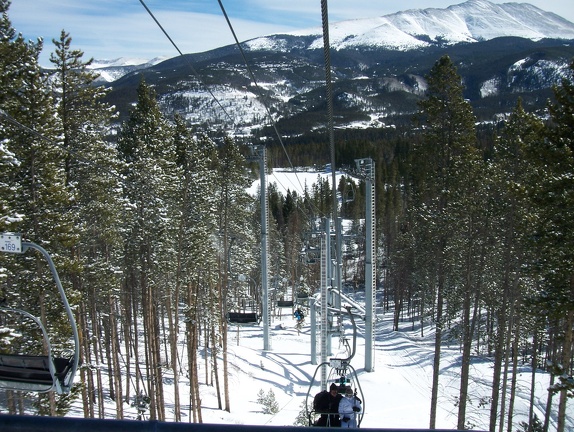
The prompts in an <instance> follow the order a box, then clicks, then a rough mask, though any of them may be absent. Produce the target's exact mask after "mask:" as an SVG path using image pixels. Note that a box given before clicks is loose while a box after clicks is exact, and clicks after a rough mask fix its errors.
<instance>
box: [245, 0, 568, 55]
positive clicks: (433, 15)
mask: <svg viewBox="0 0 574 432" xmlns="http://www.w3.org/2000/svg"><path fill="white" fill-rule="evenodd" d="M287 36H298V37H302V38H305V39H307V40H308V42H307V48H308V49H319V48H322V47H323V37H322V29H321V28H313V29H309V30H301V31H297V32H293V33H289V34H288V35H287ZM506 36H514V37H521V38H527V39H531V40H540V39H544V38H551V39H574V24H573V23H571V22H570V21H567V20H565V19H564V18H561V17H560V16H558V15H556V14H554V13H550V12H545V11H543V10H541V9H539V8H537V7H535V6H532V5H531V4H528V3H504V4H494V3H491V2H489V1H487V0H468V1H466V2H464V3H461V4H458V5H454V6H449V7H448V8H446V9H436V8H430V9H411V10H407V11H404V12H398V13H394V14H391V15H385V16H382V17H376V18H371V19H358V20H349V21H341V22H337V23H334V24H332V25H331V26H330V29H329V38H330V43H331V48H332V49H335V50H340V49H353V48H359V47H365V46H369V47H381V48H386V49H393V50H410V49H421V48H427V47H430V46H432V45H436V44H443V45H444V44H456V43H461V42H478V41H484V40H491V39H494V38H498V37H506ZM285 42H286V40H285V39H283V38H281V37H279V38H278V37H277V35H272V36H267V37H262V38H256V39H252V40H250V41H248V42H247V43H246V45H247V46H248V47H249V48H250V49H252V50H269V49H273V50H276V51H289V50H290V49H291V48H292V47H290V46H289V44H288V43H285Z"/></svg>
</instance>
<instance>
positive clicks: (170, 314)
mask: <svg viewBox="0 0 574 432" xmlns="http://www.w3.org/2000/svg"><path fill="white" fill-rule="evenodd" d="M178 267H179V265H178ZM178 273H179V271H178ZM174 297H175V302H174V303H175V307H174V306H173V305H172V299H171V290H170V292H169V295H168V296H167V302H168V304H167V318H168V322H169V335H170V338H169V343H170V348H171V359H170V360H171V370H172V372H173V393H174V395H173V397H174V401H173V402H174V412H175V417H174V421H176V422H180V421H181V412H180V409H181V408H180V402H179V368H178V365H177V342H178V340H179V339H178V336H179V329H178V327H179V322H178V318H177V317H178V304H179V301H178V298H179V278H176V282H175V294H174ZM173 309H175V311H174V310H173ZM174 315H175V316H174Z"/></svg>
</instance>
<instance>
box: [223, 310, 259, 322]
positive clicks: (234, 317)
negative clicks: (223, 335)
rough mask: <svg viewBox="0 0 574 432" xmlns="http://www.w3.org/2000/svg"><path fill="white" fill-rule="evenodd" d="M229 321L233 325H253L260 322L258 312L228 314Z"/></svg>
mask: <svg viewBox="0 0 574 432" xmlns="http://www.w3.org/2000/svg"><path fill="white" fill-rule="evenodd" d="M227 321H229V322H230V323H232V324H253V323H258V322H259V315H257V312H227Z"/></svg>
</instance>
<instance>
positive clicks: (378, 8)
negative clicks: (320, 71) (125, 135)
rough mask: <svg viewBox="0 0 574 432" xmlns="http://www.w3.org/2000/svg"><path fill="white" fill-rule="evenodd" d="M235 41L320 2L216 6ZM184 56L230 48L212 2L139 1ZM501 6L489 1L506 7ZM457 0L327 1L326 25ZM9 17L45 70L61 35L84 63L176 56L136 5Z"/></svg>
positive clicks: (280, 24)
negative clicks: (37, 49)
mask: <svg viewBox="0 0 574 432" xmlns="http://www.w3.org/2000/svg"><path fill="white" fill-rule="evenodd" d="M221 1H222V3H223V5H224V7H225V9H226V11H227V14H228V16H229V18H230V20H231V22H232V24H233V27H234V29H235V32H236V34H237V37H238V38H239V39H240V40H246V39H250V38H253V37H257V36H263V35H266V34H273V33H281V32H286V31H292V30H299V29H304V28H309V27H316V26H320V25H321V1H320V0H221ZM144 2H145V4H146V5H147V6H148V8H149V9H150V10H151V11H152V12H153V13H154V15H155V16H156V18H157V19H158V21H159V22H160V23H161V24H162V26H163V27H164V29H165V30H166V31H167V32H168V34H169V35H170V37H171V38H172V39H173V40H174V42H175V43H176V44H177V45H178V47H179V48H180V50H181V51H183V52H184V53H197V52H203V51H207V50H210V49H213V48H217V47H219V46H224V45H229V44H232V43H234V40H233V36H232V34H231V32H230V30H229V28H228V26H227V23H226V21H225V18H224V16H223V14H222V12H221V8H220V6H219V2H218V1H217V0H144ZM504 2H505V1H496V0H495V1H493V3H504ZM456 3H462V0H444V1H443V0H439V1H424V0H402V1H400V2H391V1H387V0H330V1H329V2H328V4H329V21H330V22H335V21H342V20H348V19H357V18H368V17H373V16H381V15H387V14H390V13H394V12H398V11H401V10H407V9H419V8H429V7H436V8H443V7H447V6H449V5H451V4H456ZM528 3H531V4H533V5H535V6H538V7H539V8H541V9H543V10H546V11H549V12H554V13H556V14H558V15H560V16H562V17H564V18H566V19H568V20H570V21H573V22H574V7H573V6H572V0H551V1H549V0H531V1H528ZM8 16H9V17H10V20H11V21H12V25H13V26H14V28H15V29H16V31H18V32H20V33H22V34H23V35H24V36H25V37H26V38H27V39H32V40H36V39H37V38H38V37H42V38H43V39H44V44H45V45H44V52H43V54H42V57H41V63H42V64H43V65H49V62H48V57H49V53H50V52H52V51H53V50H54V45H53V44H52V39H57V38H59V35H60V32H61V30H62V29H64V30H65V31H66V32H68V33H69V34H70V36H71V37H72V45H73V47H74V48H76V49H80V50H82V51H84V53H85V56H84V57H85V58H86V59H87V58H90V57H94V58H95V59H114V58H118V57H128V58H141V59H152V58H154V57H160V56H167V57H175V56H177V55H178V53H177V51H176V50H175V48H174V47H173V46H172V45H171V43H170V42H169V41H168V39H167V38H166V37H165V35H164V34H163V33H162V32H161V30H160V29H159V27H158V26H157V24H156V23H155V22H154V21H153V19H152V18H151V17H150V16H149V14H148V13H147V12H146V10H145V8H144V7H143V6H142V4H141V2H140V1H139V0H97V1H89V0H12V4H11V6H10V9H9V11H8Z"/></svg>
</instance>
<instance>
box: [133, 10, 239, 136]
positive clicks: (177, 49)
mask: <svg viewBox="0 0 574 432" xmlns="http://www.w3.org/2000/svg"><path fill="white" fill-rule="evenodd" d="M139 1H140V3H141V4H142V6H143V7H144V8H145V10H146V11H147V13H148V14H149V15H150V16H151V17H152V19H153V20H154V21H155V23H156V24H157V26H158V27H159V28H160V30H161V31H162V32H163V34H164V35H165V37H167V39H168V40H169V41H170V42H171V44H172V45H173V47H174V48H175V49H176V51H177V52H178V53H179V55H180V56H181V57H182V58H183V59H184V61H185V62H186V63H187V65H188V66H189V68H190V69H191V71H192V72H193V74H194V75H195V77H196V78H197V79H198V81H199V82H200V83H201V85H203V87H205V89H206V90H207V92H208V93H209V94H210V95H211V97H212V98H213V100H215V102H216V103H217V105H219V108H221V110H222V111H223V113H224V114H225V115H226V116H227V118H228V119H229V120H230V121H231V123H232V124H233V125H235V122H234V121H233V118H232V117H231V115H229V113H228V112H227V110H226V109H225V108H224V107H223V105H222V104H221V102H220V101H219V99H217V97H216V96H215V94H213V92H212V91H211V90H210V89H209V87H208V86H207V84H206V83H205V82H204V81H203V80H202V79H201V76H200V75H199V73H198V72H197V71H196V70H195V68H194V67H193V65H192V64H191V62H190V61H189V59H188V58H187V57H186V56H185V55H184V54H183V53H182V52H181V50H180V49H179V47H178V46H177V44H176V43H175V42H174V41H173V39H172V38H171V37H170V36H169V34H168V33H167V31H166V30H165V29H164V28H163V26H162V25H161V24H160V22H159V21H158V20H157V18H156V17H155V15H154V14H153V12H152V11H151V10H150V9H149V8H148V7H147V5H146V4H145V2H144V1H143V0H139Z"/></svg>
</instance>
